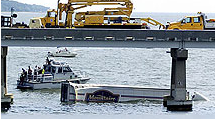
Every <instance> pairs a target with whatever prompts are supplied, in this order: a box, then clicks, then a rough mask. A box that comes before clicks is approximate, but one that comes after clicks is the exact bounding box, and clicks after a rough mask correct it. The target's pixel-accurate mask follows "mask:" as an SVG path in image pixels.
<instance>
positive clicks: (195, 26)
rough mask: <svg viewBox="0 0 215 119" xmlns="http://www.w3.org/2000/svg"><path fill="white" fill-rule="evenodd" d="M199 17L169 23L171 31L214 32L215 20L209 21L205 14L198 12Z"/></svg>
mask: <svg viewBox="0 0 215 119" xmlns="http://www.w3.org/2000/svg"><path fill="white" fill-rule="evenodd" d="M197 14H198V15H197V16H186V17H184V18H183V19H182V20H180V21H178V22H175V23H169V22H168V23H169V24H168V25H167V29H169V30H214V29H215V19H207V16H205V14H204V13H201V12H198V13H197Z"/></svg>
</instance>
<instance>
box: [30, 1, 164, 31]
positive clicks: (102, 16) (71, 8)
mask: <svg viewBox="0 0 215 119" xmlns="http://www.w3.org/2000/svg"><path fill="white" fill-rule="evenodd" d="M95 5H100V6H104V5H109V6H110V5H111V6H112V8H104V9H103V10H102V11H86V12H77V10H79V9H82V8H86V7H88V6H95ZM113 6H117V7H115V8H113ZM132 10H133V3H132V2H131V0H68V3H66V4H64V3H60V2H59V0H58V9H57V10H54V9H53V10H49V11H47V15H46V17H44V18H40V19H41V20H40V21H39V20H35V21H38V22H41V23H38V22H34V23H30V24H37V25H30V26H38V24H42V27H44V28H50V27H52V28H53V27H68V28H72V27H76V28H129V29H141V28H145V29H147V28H149V27H148V26H147V24H146V23H145V22H148V23H150V24H152V25H160V26H162V27H163V28H165V26H164V25H163V24H161V23H159V22H158V21H156V20H154V19H152V18H130V16H131V13H132ZM63 13H65V14H66V18H65V22H61V21H62V19H63ZM74 14H75V15H74ZM73 15H74V16H75V17H74V18H73ZM30 28H37V27H30Z"/></svg>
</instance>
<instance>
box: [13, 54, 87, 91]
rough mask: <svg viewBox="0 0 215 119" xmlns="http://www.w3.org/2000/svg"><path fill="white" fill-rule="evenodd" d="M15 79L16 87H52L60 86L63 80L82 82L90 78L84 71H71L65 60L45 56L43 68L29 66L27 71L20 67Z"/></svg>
mask: <svg viewBox="0 0 215 119" xmlns="http://www.w3.org/2000/svg"><path fill="white" fill-rule="evenodd" d="M22 70H23V72H22V73H19V78H18V80H17V88H18V89H47V88H48V89H53V88H60V87H61V83H62V82H63V81H69V82H72V83H78V84H84V83H86V82H87V81H89V80H90V78H89V77H87V75H86V73H85V72H81V71H76V72H75V71H73V70H72V69H71V68H70V66H69V65H68V64H67V63H65V62H58V61H54V59H50V60H49V58H48V57H47V59H46V63H45V64H44V65H43V68H40V67H37V66H36V67H35V69H34V72H33V71H32V70H31V68H30V66H29V69H28V72H27V71H25V70H24V69H22Z"/></svg>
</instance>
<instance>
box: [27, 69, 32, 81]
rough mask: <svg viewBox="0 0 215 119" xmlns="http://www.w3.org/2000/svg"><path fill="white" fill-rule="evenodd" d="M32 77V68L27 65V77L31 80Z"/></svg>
mask: <svg viewBox="0 0 215 119" xmlns="http://www.w3.org/2000/svg"><path fill="white" fill-rule="evenodd" d="M32 78H33V77H32V70H31V67H30V66H28V79H29V80H31V79H32Z"/></svg>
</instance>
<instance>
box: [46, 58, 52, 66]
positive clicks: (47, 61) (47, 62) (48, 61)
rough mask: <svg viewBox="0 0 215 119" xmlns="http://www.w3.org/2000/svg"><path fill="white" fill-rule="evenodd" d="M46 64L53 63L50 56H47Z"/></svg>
mask: <svg viewBox="0 0 215 119" xmlns="http://www.w3.org/2000/svg"><path fill="white" fill-rule="evenodd" d="M46 64H48V65H51V61H50V60H49V58H48V57H47V58H46Z"/></svg>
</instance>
